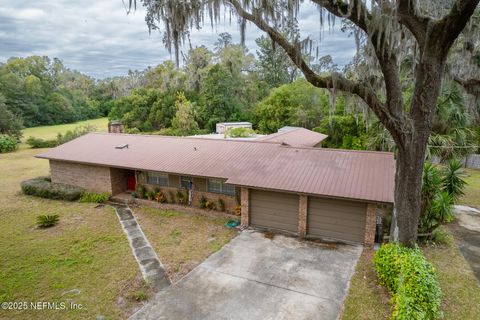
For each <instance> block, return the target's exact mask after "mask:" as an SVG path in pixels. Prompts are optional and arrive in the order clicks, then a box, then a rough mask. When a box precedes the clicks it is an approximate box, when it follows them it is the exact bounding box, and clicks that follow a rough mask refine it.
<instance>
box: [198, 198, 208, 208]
mask: <svg viewBox="0 0 480 320" xmlns="http://www.w3.org/2000/svg"><path fill="white" fill-rule="evenodd" d="M207 202H208V199H207V198H206V197H205V196H202V197H201V198H200V200H199V201H198V205H199V207H200V208H203V209H205V208H206V207H207Z"/></svg>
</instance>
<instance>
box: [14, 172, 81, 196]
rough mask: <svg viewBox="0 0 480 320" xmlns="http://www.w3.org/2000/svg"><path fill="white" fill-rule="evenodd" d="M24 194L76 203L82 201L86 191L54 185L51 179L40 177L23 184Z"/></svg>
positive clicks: (58, 184)
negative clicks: (81, 198)
mask: <svg viewBox="0 0 480 320" xmlns="http://www.w3.org/2000/svg"><path fill="white" fill-rule="evenodd" d="M21 188H22V192H23V193H24V194H27V195H32V196H37V197H42V198H48V199H54V200H67V201H75V200H78V199H80V197H81V196H82V194H83V192H84V189H82V188H79V187H74V186H69V185H66V184H60V183H52V182H51V181H50V180H49V178H46V177H38V178H34V179H30V180H25V181H23V182H22V183H21Z"/></svg>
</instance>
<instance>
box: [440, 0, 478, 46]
mask: <svg viewBox="0 0 480 320" xmlns="http://www.w3.org/2000/svg"><path fill="white" fill-rule="evenodd" d="M479 2H480V0H456V1H455V3H454V4H453V6H452V9H451V10H450V12H449V13H448V14H447V15H446V16H444V17H443V18H442V19H440V20H439V21H438V22H437V23H436V24H435V26H434V31H433V33H434V34H441V41H442V43H441V45H442V46H443V49H444V52H445V55H446V54H447V53H448V50H449V49H450V47H451V46H452V44H453V42H454V41H455V40H456V39H457V37H458V36H459V34H460V33H461V32H462V30H463V29H464V28H465V25H466V24H467V22H468V20H469V19H470V17H471V16H472V14H473V12H474V11H475V9H476V8H477V6H478V3H479Z"/></svg>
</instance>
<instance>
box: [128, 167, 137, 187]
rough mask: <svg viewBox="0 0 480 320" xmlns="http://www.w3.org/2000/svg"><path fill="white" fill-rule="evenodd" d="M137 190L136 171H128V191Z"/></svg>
mask: <svg viewBox="0 0 480 320" xmlns="http://www.w3.org/2000/svg"><path fill="white" fill-rule="evenodd" d="M136 188H137V179H136V178H135V171H128V173H127V189H128V190H135V189H136Z"/></svg>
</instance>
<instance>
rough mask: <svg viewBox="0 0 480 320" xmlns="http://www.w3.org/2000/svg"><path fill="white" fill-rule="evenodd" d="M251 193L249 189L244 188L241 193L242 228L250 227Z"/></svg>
mask: <svg viewBox="0 0 480 320" xmlns="http://www.w3.org/2000/svg"><path fill="white" fill-rule="evenodd" d="M248 196H249V192H248V189H247V188H244V187H242V189H241V191H240V206H241V209H242V210H241V219H240V220H241V221H240V222H241V226H242V227H248V226H249V225H250V213H249V210H250V209H249V206H250V201H249V199H248V198H249V197H248Z"/></svg>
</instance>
